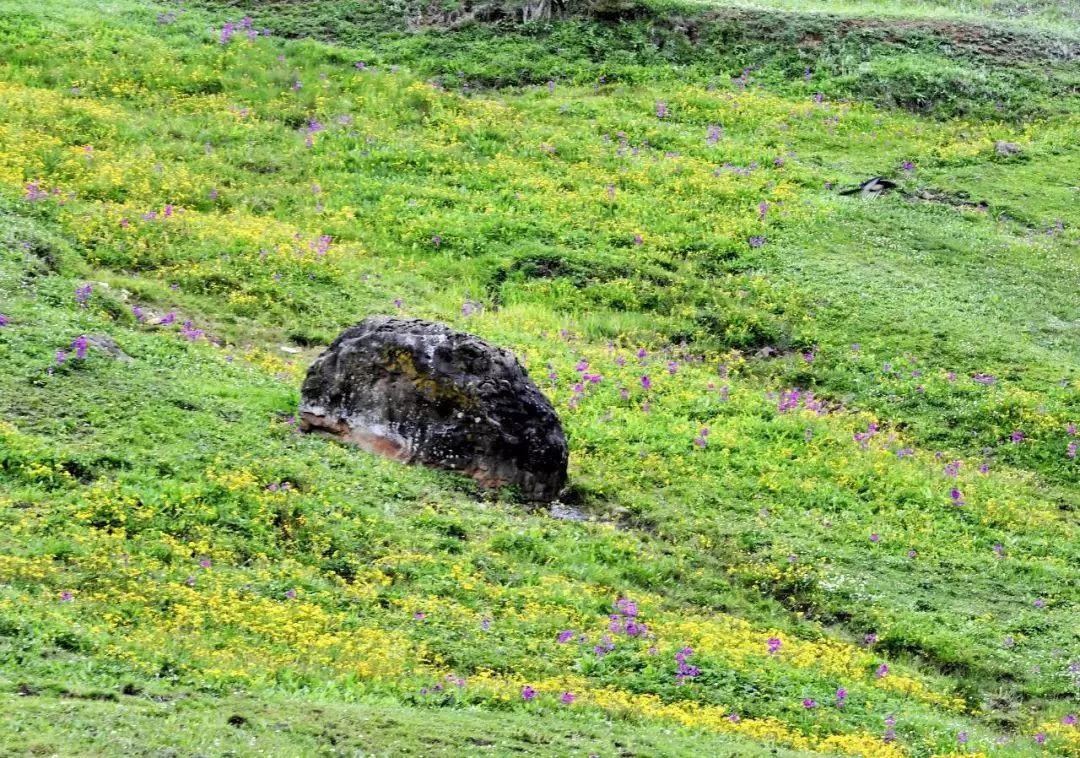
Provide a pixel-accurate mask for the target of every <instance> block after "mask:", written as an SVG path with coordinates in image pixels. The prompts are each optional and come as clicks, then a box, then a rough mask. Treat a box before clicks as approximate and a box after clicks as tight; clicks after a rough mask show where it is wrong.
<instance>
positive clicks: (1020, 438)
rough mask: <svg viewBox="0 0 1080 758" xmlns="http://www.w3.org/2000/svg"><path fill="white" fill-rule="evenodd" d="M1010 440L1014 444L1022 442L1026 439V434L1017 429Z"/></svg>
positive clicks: (1010, 436)
mask: <svg viewBox="0 0 1080 758" xmlns="http://www.w3.org/2000/svg"><path fill="white" fill-rule="evenodd" d="M1009 439H1011V440H1012V441H1013V442H1014V443H1015V442H1022V441H1023V439H1024V433H1023V432H1021V431H1020V430H1019V429H1017V430H1016V431H1014V432H1013V433H1012V434H1010V435H1009Z"/></svg>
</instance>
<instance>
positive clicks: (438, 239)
mask: <svg viewBox="0 0 1080 758" xmlns="http://www.w3.org/2000/svg"><path fill="white" fill-rule="evenodd" d="M431 244H432V245H434V246H435V247H439V246H440V245H442V235H439V234H433V235H432V236H431Z"/></svg>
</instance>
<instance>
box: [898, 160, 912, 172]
mask: <svg viewBox="0 0 1080 758" xmlns="http://www.w3.org/2000/svg"><path fill="white" fill-rule="evenodd" d="M900 169H901V170H902V171H909V172H910V171H914V170H915V164H914V163H912V162H911V161H904V162H903V163H901V164H900Z"/></svg>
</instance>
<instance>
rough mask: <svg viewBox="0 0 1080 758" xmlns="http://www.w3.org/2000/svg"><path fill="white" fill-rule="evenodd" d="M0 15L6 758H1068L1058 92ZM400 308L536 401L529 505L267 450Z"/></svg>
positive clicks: (1074, 603)
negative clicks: (441, 756)
mask: <svg viewBox="0 0 1080 758" xmlns="http://www.w3.org/2000/svg"><path fill="white" fill-rule="evenodd" d="M295 5H296V7H297V8H299V7H300V4H295ZM305 7H306V8H307V11H308V15H307V17H306V18H308V19H309V20H310V19H316V18H319V15H318V14H319V13H321V12H323V11H325V12H326V13H346V12H352V11H354V10H356V8H358V7H359V6H358V5H357V4H353V3H345V2H341V3H329V2H315V3H312V4H308V5H307V6H305ZM320 9H321V10H320ZM0 10H2V11H3V12H2V13H0V315H2V316H3V319H2V320H0V324H2V325H0V360H2V361H3V365H4V367H5V370H4V371H3V372H0V419H2V421H0V521H2V523H3V526H4V528H3V529H2V530H0V698H2V700H3V706H4V710H5V715H7V716H8V719H7V720H8V721H9V723H12V724H13V725H14V726H13V728H9V729H8V730H6V731H4V732H3V733H0V752H9V753H16V754H21V753H27V752H42V753H52V752H57V753H62V754H101V753H110V754H116V753H120V752H123V753H134V754H147V755H160V754H162V752H163V751H168V750H174V751H177V752H179V753H181V754H196V753H197V754H212V755H217V754H236V755H248V754H265V753H267V752H270V753H274V754H297V755H299V754H312V753H319V754H329V755H333V754H353V753H355V752H356V751H367V752H373V753H377V754H401V753H409V752H411V753H413V754H424V755H426V754H437V753H439V752H440V751H441V752H443V753H445V754H456V755H460V754H473V753H480V752H484V753H487V752H492V753H496V754H507V753H512V752H522V751H524V752H533V753H540V754H559V755H561V754H584V755H588V754H591V753H596V754H599V755H616V754H627V753H630V754H640V755H663V754H668V755H687V754H706V755H739V756H742V755H757V754H761V755H765V754H769V755H776V754H779V755H784V754H813V753H816V754H851V755H866V756H892V755H913V756H929V755H942V754H949V753H951V752H960V753H964V752H976V751H983V752H986V753H995V754H1000V755H1021V756H1022V755H1039V754H1064V755H1080V732H1078V730H1077V727H1076V726H1075V713H1076V705H1075V703H1076V700H1077V696H1078V695H1080V603H1078V601H1080V576H1078V572H1077V565H1078V561H1080V531H1078V523H1077V511H1078V508H1080V460H1078V458H1077V455H1076V452H1077V443H1078V442H1080V435H1078V433H1077V430H1076V425H1077V424H1080V303H1078V299H1077V292H1078V284H1077V283H1078V282H1080V246H1078V243H1080V233H1078V231H1077V230H1078V229H1080V210H1078V208H1080V203H1078V202H1077V201H1078V200H1080V188H1078V187H1077V176H1080V141H1078V140H1077V134H1078V132H1080V119H1078V117H1077V116H1076V115H1074V113H1075V102H1074V101H1075V95H1076V91H1075V84H1073V85H1070V84H1069V82H1073V83H1075V82H1076V81H1077V80H1078V70H1077V67H1076V66H1077V64H1076V62H1075V61H1074V60H1072V59H1070V58H1069V57H1068V56H1062V57H1060V59H1059V60H1057V61H1056V62H1054V63H1052V64H1051V63H1047V62H1046V61H1045V60H1044V61H1042V62H1033V61H1034V59H1028V58H1023V57H1021V58H1019V59H1017V60H1015V61H1013V60H1012V59H1009V60H1006V61H1005V62H1004V63H1003V64H1002V65H999V66H998V69H999V70H998V71H997V73H995V74H994V76H995V77H997V78H994V79H993V80H992V81H990V83H989V84H988V85H987V86H988V89H986V90H979V91H975V90H973V91H972V92H969V93H965V94H963V95H962V96H961V97H957V98H956V99H955V101H954V103H961V104H962V105H963V107H953V106H952V105H950V106H948V107H945V108H938V107H937V101H936V99H935V97H936V96H934V95H933V93H932V92H931V94H930V98H931V100H934V102H933V103H932V104H931V105H932V107H906V105H911V103H906V105H905V98H906V97H907V95H904V96H903V97H892V96H891V95H888V93H889V92H892V93H893V94H894V95H895V94H896V93H903V92H907V90H905V89H904V87H906V86H907V85H906V84H904V82H909V81H911V80H910V79H905V78H903V77H900V79H891V80H889V81H890V82H894V83H895V82H896V81H899V82H900V84H897V85H896V88H892V87H893V85H892V84H890V85H888V86H885V87H884V89H883V90H882V92H883V93H885V94H883V95H882V96H881V97H876V96H873V95H872V94H868V93H866V92H863V91H862V90H860V89H859V88H854V89H844V87H845V86H846V85H844V84H843V82H844V81H847V80H845V79H844V74H843V72H842V71H840V70H839V69H837V70H836V71H834V70H833V69H832V68H830V65H832V64H831V63H830V61H831V60H833V59H832V58H831V57H830V56H831V52H830V51H834V50H836V49H842V48H843V46H844V45H846V44H848V42H845V40H848V39H849V38H848V37H847V36H838V37H837V38H836V39H835V45H838V46H840V47H839V48H838V47H833V46H832V44H833V43H829V44H828V45H824V46H823V47H822V48H820V49H819V50H818V51H817V53H813V55H818V56H820V57H813V58H810V59H809V60H808V62H807V61H803V60H801V59H800V60H799V64H798V66H793V64H792V61H791V60H787V59H781V58H777V57H776V55H778V54H779V53H778V51H779V50H780V49H781V47H782V45H781V43H780V42H776V43H775V44H774V43H772V42H770V43H769V45H771V47H770V46H766V47H767V48H768V49H764V48H762V49H760V50H759V52H760V54H761V55H762V56H763V57H762V62H761V68H760V69H755V70H753V71H749V72H746V73H745V74H744V73H741V69H740V70H736V72H735V78H734V79H733V78H732V76H731V75H729V74H728V72H727V71H726V70H725V68H724V67H725V66H727V65H729V64H730V61H732V60H734V58H729V59H725V60H724V61H713V62H711V63H710V62H709V60H708V58H707V56H704V57H703V51H707V50H708V48H707V47H700V48H699V47H690V48H687V49H686V50H685V51H684V52H683V53H679V54H678V55H677V56H674V59H668V58H664V57H662V56H661V57H657V56H654V55H652V54H651V53H650V52H649V50H648V49H647V48H642V51H641V55H640V56H637V55H635V56H630V57H629V58H627V57H626V56H623V55H622V53H621V52H620V49H619V48H618V47H617V46H616V47H604V46H595V45H593V46H592V47H591V48H590V44H591V43H589V42H588V40H589V35H593V34H595V35H614V36H616V37H617V36H618V35H621V34H624V33H629V32H628V31H627V30H628V29H630V30H631V31H632V28H631V27H632V24H631V25H628V24H622V25H610V24H607V23H606V22H605V23H601V22H593V21H587V20H582V19H577V20H571V21H567V22H562V23H559V24H554V25H551V26H549V27H544V28H543V29H539V30H538V29H528V30H525V31H523V32H520V34H518V36H514V34H510V35H507V36H505V37H499V36H495V35H493V33H492V32H491V30H490V29H484V28H473V29H465V30H460V31H458V32H447V31H438V30H428V31H421V32H407V31H402V30H397V31H394V30H393V29H389V27H386V28H383V27H377V26H371V27H364V28H366V29H367V31H368V32H369V33H370V34H369V35H368V37H367V39H366V40H365V41H363V43H362V46H361V47H360V48H359V49H358V47H355V46H354V45H358V43H360V42H361V41H360V40H356V39H351V38H348V37H339V36H335V35H323V36H324V37H327V39H326V40H324V41H314V40H310V39H301V38H297V39H287V38H286V36H288V35H293V36H296V35H301V34H302V33H303V32H304V28H302V27H295V28H293V27H290V26H289V25H290V24H292V23H299V21H300V19H301V14H300V13H299V12H298V11H296V10H293V11H292V13H293V14H294V15H278V16H275V15H273V14H272V13H271V12H269V11H267V12H266V14H267V15H266V17H265V18H266V24H267V25H268V26H269V27H270V31H271V32H272V33H271V34H270V35H262V34H257V33H254V31H255V29H261V28H262V27H263V21H264V18H263V17H258V16H257V17H256V20H255V21H253V22H251V23H250V24H249V22H247V21H244V20H242V19H243V16H242V12H243V9H238V8H236V7H233V6H231V5H228V6H226V5H210V4H203V5H202V6H200V7H199V8H197V9H184V8H179V7H171V6H161V7H156V6H148V5H146V4H145V3H141V2H134V1H133V0H113V1H111V2H94V3H87V2H77V1H76V0H56V1H55V2H50V3H47V4H43V3H30V2H24V1H23V0H3V2H2V3H0ZM272 10H275V11H276V10H281V11H282V13H284V10H285V6H284V5H280V6H273V8H272ZM379 12H380V13H383V14H384V15H383V16H380V18H384V17H385V13H384V11H379ZM275 18H276V19H277V20H279V21H280V22H281V23H282V26H281V27H275V26H274V25H273V24H272V20H273V19H275ZM784 18H788V19H789V21H790V23H791V24H793V25H798V24H802V23H804V20H805V19H804V17H802V16H790V17H789V16H784ZM339 20H340V19H339ZM373 23H374V22H373ZM379 23H383V22H382V21H379ZM387 23H388V22H387ZM635 23H645V22H644V21H640V22H635ZM347 27H348V25H347V24H342V25H341V28H343V29H344V28H347ZM379 29H383V30H382V31H379ZM249 32H252V33H251V34H249ZM276 32H281V33H283V34H284V35H285V36H282V35H280V34H277V33H276ZM972 33H973V34H975V33H976V32H972ZM1040 33H1041V34H1050V32H1040ZM515 34H517V33H515ZM475 35H480V37H483V39H486V40H487V42H488V43H490V45H488V44H479V45H471V46H470V45H468V44H465V43H469V42H476V41H477V40H478V39H480V37H477V36H475ZM485 35H486V36H485ZM559 35H566V37H565V38H566V39H571V40H573V44H574V45H577V46H578V47H576V48H573V49H582V50H584V49H587V48H588V49H592V50H593V52H592V53H590V56H586V57H582V58H580V60H581V61H583V62H582V63H581V65H580V66H577V65H576V64H575V68H574V69H573V72H568V71H565V70H564V71H563V74H564V75H563V76H560V78H558V79H557V80H556V79H552V80H551V82H550V84H548V83H546V79H540V80H539V81H543V82H545V83H542V84H539V85H536V86H534V85H532V84H530V82H532V81H534V80H535V79H536V77H537V76H540V75H542V76H544V77H546V76H548V75H549V74H547V73H544V71H546V70H547V69H546V68H544V67H546V66H548V63H544V64H543V66H540V64H539V63H538V61H540V60H541V59H540V58H529V57H527V55H526V54H527V52H528V51H529V50H530V49H535V48H533V47H530V46H541V47H544V49H547V50H549V54H548V58H547V59H544V60H548V61H549V63H550V62H551V61H556V62H557V61H566V60H572V59H574V57H573V56H562V53H561V48H558V47H550V45H552V44H553V43H552V40H553V39H556V38H558V36H559ZM331 38H333V39H331ZM481 41H482V40H481ZM888 44H891V43H888ZM1062 44H1063V45H1068V44H1069V43H1068V41H1064V42H1062ZM439 46H442V47H439ZM451 46H452V47H453V49H454V50H455V51H456V52H455V55H456V56H457V57H456V58H454V59H453V60H454V65H458V64H459V63H461V62H462V61H464V63H465V64H467V65H468V66H469V67H470V68H469V69H466V70H468V71H478V72H485V71H486V72H492V71H495V70H496V68H497V67H498V66H499V65H501V64H500V63H499V61H500V59H499V58H498V57H497V56H493V55H492V51H493V50H495V51H496V52H498V51H501V53H500V54H506V55H509V54H511V53H513V54H514V55H517V56H519V60H520V61H521V62H522V66H524V67H525V68H529V66H536V68H535V69H532V70H531V72H527V73H528V75H527V76H522V77H518V78H515V79H514V81H513V82H512V84H513V86H508V87H504V88H495V89H493V88H491V85H495V84H499V83H500V82H498V81H497V78H498V77H496V76H487V75H484V76H477V77H476V78H475V80H474V79H472V78H471V77H470V76H464V77H458V78H457V79H452V78H450V77H448V76H446V75H445V74H446V72H447V71H449V70H450V68H449V64H448V63H446V62H445V61H444V62H443V63H441V64H439V65H436V61H437V60H439V53H438V51H439V50H444V49H449V48H450V47H451ZM492 46H494V47H492ZM755 49H757V48H755ZM395 52H396V53H400V58H399V59H397V60H395V59H394V58H393V57H391V55H392V54H393V53H395ZM601 53H602V54H601ZM804 53H805V55H811V54H812V53H810V52H805V51H804ZM804 53H800V55H803V54H804ZM879 53H880V54H878V53H875V55H876V56H877V57H875V58H874V59H873V60H872V61H870V63H869V64H868V65H870V66H871V67H873V66H875V65H876V66H886V67H887V66H908V69H905V70H910V71H926V72H931V73H934V74H935V75H940V76H946V77H947V76H954V75H955V76H961V74H963V72H965V71H968V70H969V69H970V70H976V69H978V70H982V69H983V68H986V67H989V66H990V63H988V62H987V60H985V59H984V58H981V57H980V56H979V55H976V54H972V55H970V56H968V55H951V56H949V57H942V54H941V51H940V50H937V49H923V48H914V49H912V50H910V51H909V52H907V53H905V54H904V55H903V56H899V57H898V56H897V55H896V51H895V50H893V49H892V48H888V47H885V48H882V49H881V51H879ZM742 54H743V53H739V55H742ZM372 55H374V56H376V57H374V58H373V57H371V56H372ZM673 55H674V54H673ZM606 56H611V57H610V58H608V57H606ZM618 61H625V65H623V63H619V62H618ZM785 61H786V62H785ZM875 61H876V62H875ZM462 65H464V64H462ZM551 65H556V64H555V63H552V64H551ZM557 65H559V66H562V65H564V63H558V64H557ZM861 65H862V64H860V67H859V69H858V70H860V71H861V70H863V69H862V68H861ZM1038 66H1045V68H1046V75H1045V77H1044V78H1043V79H1042V84H1040V85H1039V86H1038V87H1037V88H1035V89H1033V90H1032V92H1033V93H1034V94H1033V95H1032V96H1031V98H1030V100H1031V103H1030V105H1031V108H1030V109H1024V108H1022V109H1020V110H1016V111H1013V110H1010V109H1009V108H1005V109H1004V111H1003V113H1002V114H1001V118H1000V119H998V118H995V117H992V116H991V114H993V113H995V112H996V107H995V102H996V98H997V97H998V96H999V93H1006V94H1007V93H1013V94H1012V95H1010V96H1011V97H1013V98H1014V100H1016V101H1017V102H1019V101H1020V100H1023V99H1024V93H1025V92H1027V91H1028V90H1026V89H1025V85H1024V82H1025V81H1026V79H1025V78H1024V77H1027V76H1028V74H1029V73H1030V70H1031V67H1038ZM807 68H809V70H808V71H804V69H807ZM604 71H608V72H609V73H610V72H615V73H614V74H613V75H612V76H611V77H610V78H609V76H608V74H606V73H604ZM943 72H944V73H943ZM950 72H951V73H950ZM957 72H960V73H957ZM759 73H760V78H759ZM964 75H966V74H964ZM432 77H438V78H437V79H435V80H432ZM914 81H916V82H918V81H921V80H918V79H917V78H916V79H915V80H914ZM946 81H948V79H947V78H946ZM470 82H471V83H470ZM481 85H483V86H481ZM1070 87H1072V89H1070ZM890 88H892V89H890ZM862 97H866V98H868V101H864V100H863V99H861V98H862ZM888 102H892V106H894V107H887V105H886V104H887V103H888ZM928 102H929V101H928ZM916 105H917V104H916ZM963 114H967V115H966V116H965V115H963ZM1035 114H1038V120H1032V118H1033V117H1034V116H1035ZM875 174H881V175H888V176H892V177H893V178H895V179H897V180H898V181H899V182H900V184H901V187H902V191H901V192H897V193H894V194H892V195H889V196H886V197H884V198H881V199H879V200H876V201H867V200H861V199H858V198H852V197H844V196H839V195H837V194H836V191H835V190H836V188H837V187H838V186H845V185H848V184H852V183H856V182H858V181H860V180H862V179H864V178H866V177H868V176H872V175H875ZM393 312H403V313H406V314H409V315H415V316H422V317H425V318H434V319H438V320H442V321H446V322H449V323H452V324H454V325H456V326H459V327H460V328H463V329H467V330H469V331H472V332H475V333H477V334H480V335H481V336H483V337H485V338H488V339H491V340H492V341H495V342H497V343H499V344H502V345H506V346H508V347H510V348H511V349H513V350H514V351H515V353H516V354H517V355H519V356H520V358H521V359H522V360H523V361H525V362H526V364H527V366H528V367H529V369H530V372H531V375H532V376H533V377H534V379H535V380H536V381H537V383H538V384H540V385H541V387H542V388H543V389H544V390H545V391H546V392H547V393H548V394H549V396H550V397H551V399H552V401H553V402H554V403H555V405H556V407H557V409H558V410H559V412H560V415H561V416H562V418H563V421H564V424H565V426H566V429H567V433H568V437H569V439H570V444H571V478H572V490H571V492H570V494H569V496H568V498H567V502H566V503H564V504H561V505H559V506H557V507H554V508H551V509H535V508H530V507H526V506H525V505H524V504H521V503H518V502H516V501H515V499H514V496H513V493H509V492H505V493H480V492H477V491H476V489H475V487H474V486H473V484H472V483H471V482H469V481H467V480H463V479H460V478H457V477H455V476H453V475H451V474H447V473H443V472H435V471H429V470H421V469H416V468H404V467H401V466H399V465H397V464H394V463H391V462H388V461H384V460H381V459H378V458H374V457H372V456H369V455H367V454H365V453H363V452H360V451H358V450H355V449H352V448H347V447H343V446H340V445H336V444H333V443H330V442H327V441H326V440H324V439H316V438H309V437H307V436H304V435H300V434H298V433H297V431H296V429H295V419H294V418H293V413H294V412H295V408H296V404H297V401H298V387H299V383H300V380H301V378H302V376H303V373H304V370H305V368H306V366H307V364H308V363H309V362H310V360H311V359H312V358H313V357H314V356H315V355H317V354H318V352H319V350H320V349H321V348H322V347H323V346H324V345H325V344H327V343H328V342H329V341H330V340H331V339H332V338H333V337H334V336H335V335H336V334H337V333H338V331H339V330H341V329H342V328H344V327H346V326H348V325H351V324H352V323H354V322H355V321H357V320H359V319H360V318H362V317H363V316H365V315H369V314H372V313H393ZM84 338H85V342H84ZM643 377H648V382H645V381H643ZM646 385H648V386H646Z"/></svg>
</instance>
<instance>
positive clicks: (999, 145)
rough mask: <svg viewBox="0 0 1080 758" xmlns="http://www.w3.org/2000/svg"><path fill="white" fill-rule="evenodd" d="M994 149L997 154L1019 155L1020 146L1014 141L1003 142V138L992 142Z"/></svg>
mask: <svg viewBox="0 0 1080 758" xmlns="http://www.w3.org/2000/svg"><path fill="white" fill-rule="evenodd" d="M994 150H995V151H996V152H997V154H998V155H1019V154H1020V152H1021V150H1022V148H1021V147H1020V145H1018V144H1016V143H1015V142H1005V141H1004V140H998V141H997V142H995V143H994Z"/></svg>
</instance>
